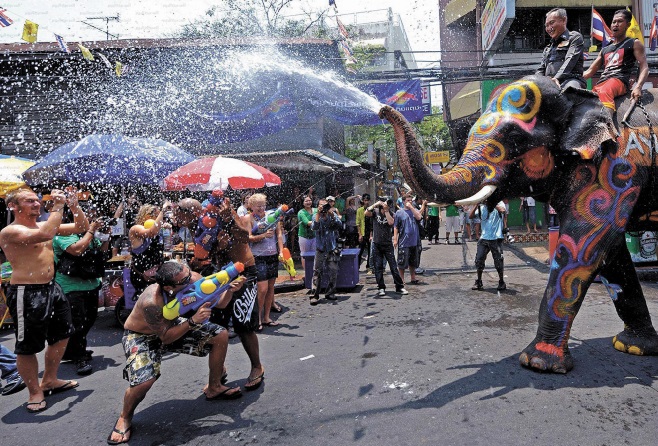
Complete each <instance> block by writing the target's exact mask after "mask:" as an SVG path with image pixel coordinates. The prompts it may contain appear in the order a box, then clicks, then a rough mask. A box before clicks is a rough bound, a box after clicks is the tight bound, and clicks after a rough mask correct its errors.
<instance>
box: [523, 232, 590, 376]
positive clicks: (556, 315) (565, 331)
mask: <svg viewBox="0 0 658 446" xmlns="http://www.w3.org/2000/svg"><path fill="white" fill-rule="evenodd" d="M565 238H566V237H565V236H563V235H561V236H560V239H559V240H558V246H557V248H556V253H555V258H554V259H553V263H552V264H551V272H550V274H549V277H548V286H547V287H546V290H545V291H544V297H543V299H542V302H541V306H540V307H539V327H538V329H537V336H536V337H535V339H534V340H533V341H532V342H531V343H530V344H529V345H528V346H527V347H526V348H525V349H524V350H523V352H522V353H521V355H520V356H519V362H520V363H521V365H522V366H525V367H529V368H532V369H536V370H539V371H545V372H553V373H567V372H568V371H569V370H571V369H572V368H573V364H574V363H573V358H572V356H571V353H570V352H569V346H568V341H569V334H570V332H571V325H572V324H573V320H574V318H575V317H576V315H577V314H578V310H580V306H581V305H582V302H583V299H584V297H585V294H586V293H587V290H588V289H589V286H590V284H591V283H592V281H593V280H594V277H595V276H596V270H597V269H598V266H597V265H599V264H600V259H599V261H597V260H596V259H590V261H589V262H583V259H582V257H578V255H577V250H575V249H573V248H571V249H569V248H568V247H567V246H568V244H569V243H567V242H566V241H565V240H564V239H565Z"/></svg>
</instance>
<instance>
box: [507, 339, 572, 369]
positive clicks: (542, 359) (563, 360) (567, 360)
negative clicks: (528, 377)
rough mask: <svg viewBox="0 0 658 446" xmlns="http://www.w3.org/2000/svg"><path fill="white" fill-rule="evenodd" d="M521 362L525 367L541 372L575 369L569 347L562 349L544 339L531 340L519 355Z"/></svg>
mask: <svg viewBox="0 0 658 446" xmlns="http://www.w3.org/2000/svg"><path fill="white" fill-rule="evenodd" d="M519 362H520V363H521V365H522V366H524V367H528V368H531V369H535V370H538V371H541V372H551V373H567V372H568V371H569V370H571V369H573V358H572V357H571V353H569V349H568V348H566V349H561V348H559V347H556V346H555V345H553V344H549V343H547V342H542V341H533V342H531V343H530V345H528V346H527V347H526V348H525V349H524V350H523V352H522V353H521V355H520V356H519Z"/></svg>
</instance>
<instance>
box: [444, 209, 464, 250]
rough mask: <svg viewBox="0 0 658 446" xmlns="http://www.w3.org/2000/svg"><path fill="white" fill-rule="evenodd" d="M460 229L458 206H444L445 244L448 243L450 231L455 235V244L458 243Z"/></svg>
mask: <svg viewBox="0 0 658 446" xmlns="http://www.w3.org/2000/svg"><path fill="white" fill-rule="evenodd" d="M460 231H461V228H460V225H459V208H458V207H457V206H455V205H454V204H451V205H449V206H448V207H446V244H447V243H450V233H451V232H452V233H454V235H455V244H457V243H459V241H458V240H459V236H458V235H457V234H459V232H460Z"/></svg>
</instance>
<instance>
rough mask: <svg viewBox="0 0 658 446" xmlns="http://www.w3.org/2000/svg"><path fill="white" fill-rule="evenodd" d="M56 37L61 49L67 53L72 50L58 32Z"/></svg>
mask: <svg viewBox="0 0 658 446" xmlns="http://www.w3.org/2000/svg"><path fill="white" fill-rule="evenodd" d="M55 39H56V40H57V45H59V49H60V50H62V51H64V52H65V53H70V52H71V50H70V49H69V46H68V45H67V44H66V42H65V41H64V38H63V37H62V36H58V35H57V34H55Z"/></svg>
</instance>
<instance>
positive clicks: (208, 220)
mask: <svg viewBox="0 0 658 446" xmlns="http://www.w3.org/2000/svg"><path fill="white" fill-rule="evenodd" d="M223 201H224V193H223V192H222V191H221V190H220V189H215V190H214V191H212V193H211V194H210V195H209V196H208V204H207V205H206V207H205V208H204V213H203V215H202V216H201V217H200V218H199V222H198V225H197V229H196V232H195V233H194V257H195V258H197V259H200V260H205V259H207V258H208V255H209V254H210V251H212V248H213V246H214V244H215V242H216V241H217V234H219V230H220V229H222V222H221V219H220V218H219V206H221V204H222V202H223Z"/></svg>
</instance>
